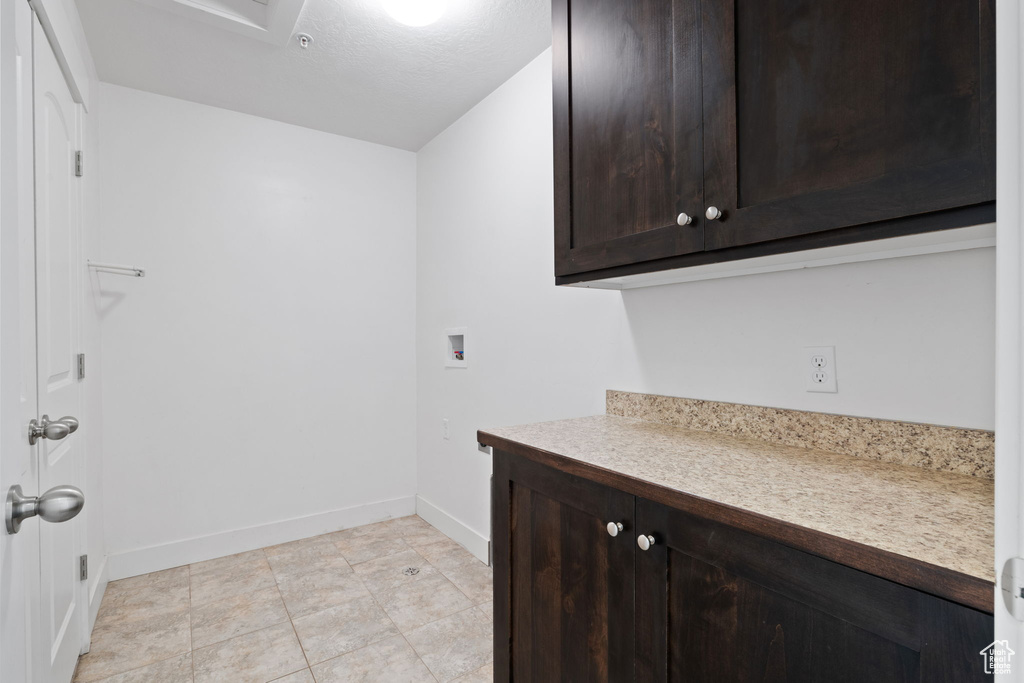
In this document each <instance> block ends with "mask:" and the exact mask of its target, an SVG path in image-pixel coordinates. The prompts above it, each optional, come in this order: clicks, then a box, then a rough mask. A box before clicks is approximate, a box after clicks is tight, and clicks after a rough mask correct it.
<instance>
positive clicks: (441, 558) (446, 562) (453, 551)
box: [416, 537, 486, 571]
mask: <svg viewBox="0 0 1024 683" xmlns="http://www.w3.org/2000/svg"><path fill="white" fill-rule="evenodd" d="M416 552H418V553H419V554H420V555H422V556H423V557H424V558H425V559H426V560H427V562H429V563H430V564H432V565H434V566H435V567H437V568H438V569H440V570H442V571H443V570H445V569H454V568H455V567H461V566H462V565H465V564H470V563H473V562H476V563H477V564H483V563H482V562H480V560H478V559H477V558H476V556H475V555H473V554H472V553H471V552H469V551H468V550H466V549H465V548H463V547H462V546H461V545H459V544H458V543H456V542H455V541H453V540H451V539H450V538H447V537H446V538H444V539H443V540H440V541H436V542H434V543H428V544H426V545H422V546H417V548H416ZM485 566H486V565H485Z"/></svg>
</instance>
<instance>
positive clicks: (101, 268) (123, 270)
mask: <svg viewBox="0 0 1024 683" xmlns="http://www.w3.org/2000/svg"><path fill="white" fill-rule="evenodd" d="M86 263H87V264H89V267H90V268H92V269H93V270H95V271H96V272H97V273H112V274H113V275H130V276H131V277H146V271H145V270H143V269H142V268H136V267H135V266H119V265H117V264H116V263H96V262H95V261H86Z"/></svg>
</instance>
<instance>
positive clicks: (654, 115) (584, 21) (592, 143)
mask: <svg viewBox="0 0 1024 683" xmlns="http://www.w3.org/2000/svg"><path fill="white" fill-rule="evenodd" d="M553 11H554V26H555V29H554V36H555V38H554V48H553V49H554V61H555V74H554V82H555V102H554V117H555V118H554V121H555V140H556V143H555V188H556V190H555V212H556V215H557V219H556V221H555V224H556V227H555V230H556V237H555V239H556V245H557V246H556V260H557V264H558V265H557V269H556V270H557V271H558V273H559V274H563V273H578V272H583V271H588V270H594V269H596V268H603V267H607V266H614V265H623V264H628V263H635V262H638V261H646V260H649V259H652V258H660V257H663V256H675V255H678V254H687V253H691V252H695V251H700V250H702V249H703V248H704V236H703V227H702V226H703V223H702V222H701V221H699V220H696V219H695V220H694V221H693V223H692V224H690V225H686V226H683V227H680V226H679V225H678V217H679V214H680V213H686V214H689V215H691V216H696V215H697V214H699V213H700V212H701V211H702V210H703V209H702V208H701V206H702V197H703V178H702V176H703V163H704V162H703V153H702V151H701V147H702V144H703V141H702V135H701V121H702V117H703V112H702V111H701V96H700V89H701V84H700V82H701V81H700V78H701V76H700V61H701V55H700V29H699V27H700V14H699V13H700V2H699V0H673V1H671V2H666V0H626V1H625V2H623V1H622V0H584V1H582V2H577V1H576V0H573V2H572V3H571V6H570V2H569V1H568V0H555V2H554V6H553ZM570 84H571V85H570Z"/></svg>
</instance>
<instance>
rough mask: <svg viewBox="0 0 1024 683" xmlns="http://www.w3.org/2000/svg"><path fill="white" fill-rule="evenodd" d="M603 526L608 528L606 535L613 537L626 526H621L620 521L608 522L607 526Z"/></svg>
mask: <svg viewBox="0 0 1024 683" xmlns="http://www.w3.org/2000/svg"><path fill="white" fill-rule="evenodd" d="M605 528H606V529H608V535H609V536H611V537H613V538H614V537H615V536H618V535H619V532H620V531H622V530H623V529H625V528H626V527H624V526H622V522H608V526H607V527H605Z"/></svg>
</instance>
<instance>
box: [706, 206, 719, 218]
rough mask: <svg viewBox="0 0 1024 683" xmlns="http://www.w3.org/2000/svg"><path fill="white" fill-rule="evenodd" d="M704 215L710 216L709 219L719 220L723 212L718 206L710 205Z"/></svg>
mask: <svg viewBox="0 0 1024 683" xmlns="http://www.w3.org/2000/svg"><path fill="white" fill-rule="evenodd" d="M704 215H705V216H707V217H708V220H709V221H717V220H718V219H719V218H721V217H722V212H721V210H719V208H718V207H717V206H709V207H708V210H707V211H706V212H705V213H704Z"/></svg>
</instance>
